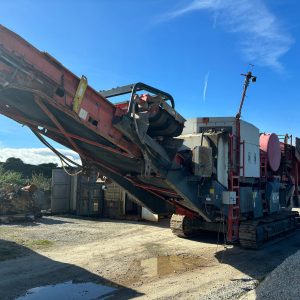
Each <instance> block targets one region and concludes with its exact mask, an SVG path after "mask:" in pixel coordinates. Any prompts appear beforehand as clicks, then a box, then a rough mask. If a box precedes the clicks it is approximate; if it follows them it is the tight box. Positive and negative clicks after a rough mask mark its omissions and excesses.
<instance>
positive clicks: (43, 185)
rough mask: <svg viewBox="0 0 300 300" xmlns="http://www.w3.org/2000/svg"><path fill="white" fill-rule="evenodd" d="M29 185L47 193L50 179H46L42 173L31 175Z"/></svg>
mask: <svg viewBox="0 0 300 300" xmlns="http://www.w3.org/2000/svg"><path fill="white" fill-rule="evenodd" d="M30 183H32V184H34V185H35V186H36V187H37V188H39V189H41V190H44V191H48V190H50V187H51V179H50V178H46V177H45V176H44V175H43V174H42V173H40V174H36V173H33V174H32V177H31V180H30Z"/></svg>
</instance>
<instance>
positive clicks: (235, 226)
mask: <svg viewBox="0 0 300 300" xmlns="http://www.w3.org/2000/svg"><path fill="white" fill-rule="evenodd" d="M236 126H237V134H236V135H234V134H231V135H230V136H229V138H230V143H229V157H230V165H231V170H230V172H229V191H232V192H235V194H236V203H235V204H229V205H228V218H227V241H228V242H236V241H238V239H239V223H240V172H241V171H242V174H243V175H244V174H245V168H244V156H245V142H244V141H243V142H241V141H240V122H239V120H238V119H237V123H236ZM241 146H243V163H242V164H241V159H240V149H241ZM234 156H235V162H234V159H233V158H234ZM234 166H235V167H234Z"/></svg>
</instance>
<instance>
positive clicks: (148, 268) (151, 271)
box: [141, 255, 211, 277]
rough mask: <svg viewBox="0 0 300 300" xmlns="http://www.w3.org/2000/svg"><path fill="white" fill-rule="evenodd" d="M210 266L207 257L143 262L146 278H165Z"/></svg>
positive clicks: (177, 257)
mask: <svg viewBox="0 0 300 300" xmlns="http://www.w3.org/2000/svg"><path fill="white" fill-rule="evenodd" d="M209 266H211V264H209V261H208V259H207V258H205V257H191V256H180V255H166V256H157V257H152V258H148V259H144V260H142V261H141V268H142V272H143V276H144V277H154V276H165V275H169V274H172V273H181V272H185V271H189V270H193V269H196V268H201V267H203V268H204V267H209Z"/></svg>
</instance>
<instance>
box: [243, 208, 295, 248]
mask: <svg viewBox="0 0 300 300" xmlns="http://www.w3.org/2000/svg"><path fill="white" fill-rule="evenodd" d="M298 217H299V214H298V213H297V212H282V213H280V214H278V215H276V216H269V217H267V218H264V219H260V220H249V221H245V222H242V223H241V224H240V230H239V240H240V244H241V246H242V247H244V248H250V249H258V248H260V247H262V246H263V245H264V244H265V243H266V242H268V241H271V240H276V239H277V238H282V237H284V236H285V235H287V234H288V233H289V232H291V231H293V230H295V229H296V227H297V218H298Z"/></svg>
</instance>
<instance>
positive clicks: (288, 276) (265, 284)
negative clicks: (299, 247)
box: [242, 251, 300, 300]
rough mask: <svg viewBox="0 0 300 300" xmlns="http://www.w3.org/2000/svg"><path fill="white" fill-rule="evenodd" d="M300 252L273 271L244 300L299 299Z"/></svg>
mask: <svg viewBox="0 0 300 300" xmlns="http://www.w3.org/2000/svg"><path fill="white" fill-rule="evenodd" d="M299 283H300V251H298V252H297V253H295V254H294V255H291V256H290V257H288V258H287V259H286V260H285V261H284V262H283V263H282V264H281V265H279V266H278V267H277V268H276V269H275V270H273V271H272V272H271V273H270V274H269V275H268V276H267V277H266V279H265V280H263V281H262V283H261V284H260V285H259V286H258V287H257V288H256V289H255V290H253V291H251V292H250V293H249V294H247V295H245V296H244V297H243V298H242V299H244V300H251V299H266V300H282V299H287V300H289V299H291V300H292V299H299V297H300V286H299Z"/></svg>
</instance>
